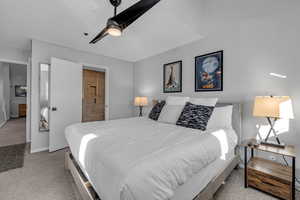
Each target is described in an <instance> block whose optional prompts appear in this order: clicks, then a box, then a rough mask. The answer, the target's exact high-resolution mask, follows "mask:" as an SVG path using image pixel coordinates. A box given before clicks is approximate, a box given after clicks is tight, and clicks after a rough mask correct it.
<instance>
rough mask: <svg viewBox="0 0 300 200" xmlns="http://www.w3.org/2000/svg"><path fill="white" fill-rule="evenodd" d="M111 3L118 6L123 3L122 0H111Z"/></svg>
mask: <svg viewBox="0 0 300 200" xmlns="http://www.w3.org/2000/svg"><path fill="white" fill-rule="evenodd" d="M109 1H110V3H111V5H113V6H114V7H118V6H119V5H120V4H121V3H122V0H109Z"/></svg>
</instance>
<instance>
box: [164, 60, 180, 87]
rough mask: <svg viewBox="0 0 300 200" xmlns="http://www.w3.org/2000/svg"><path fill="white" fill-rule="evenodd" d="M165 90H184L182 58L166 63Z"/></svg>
mask: <svg viewBox="0 0 300 200" xmlns="http://www.w3.org/2000/svg"><path fill="white" fill-rule="evenodd" d="M163 92H164V93H179V92H182V60H180V61H176V62H172V63H167V64H164V67H163Z"/></svg>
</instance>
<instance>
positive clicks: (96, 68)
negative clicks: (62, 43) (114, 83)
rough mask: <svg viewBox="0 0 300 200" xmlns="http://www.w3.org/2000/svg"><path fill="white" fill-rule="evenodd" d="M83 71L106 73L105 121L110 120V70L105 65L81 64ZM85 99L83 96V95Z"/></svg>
mask: <svg viewBox="0 0 300 200" xmlns="http://www.w3.org/2000/svg"><path fill="white" fill-rule="evenodd" d="M80 65H81V66H82V69H83V70H84V69H88V70H92V71H100V72H105V121H107V120H109V108H110V107H109V68H108V67H107V66H103V65H96V64H89V63H80ZM82 97H83V95H82Z"/></svg>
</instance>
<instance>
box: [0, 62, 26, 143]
mask: <svg viewBox="0 0 300 200" xmlns="http://www.w3.org/2000/svg"><path fill="white" fill-rule="evenodd" d="M27 82H28V81H27V65H25V64H15V63H8V62H0V147H3V146H11V145H16V144H25V143H26V117H27Z"/></svg>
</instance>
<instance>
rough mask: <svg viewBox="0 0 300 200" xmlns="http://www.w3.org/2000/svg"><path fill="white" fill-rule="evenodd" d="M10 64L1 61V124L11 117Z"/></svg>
mask: <svg viewBox="0 0 300 200" xmlns="http://www.w3.org/2000/svg"><path fill="white" fill-rule="evenodd" d="M9 101H10V82H9V65H8V64H7V63H1V62H0V126H1V125H4V123H5V122H6V120H8V119H9V110H10V105H9Z"/></svg>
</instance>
